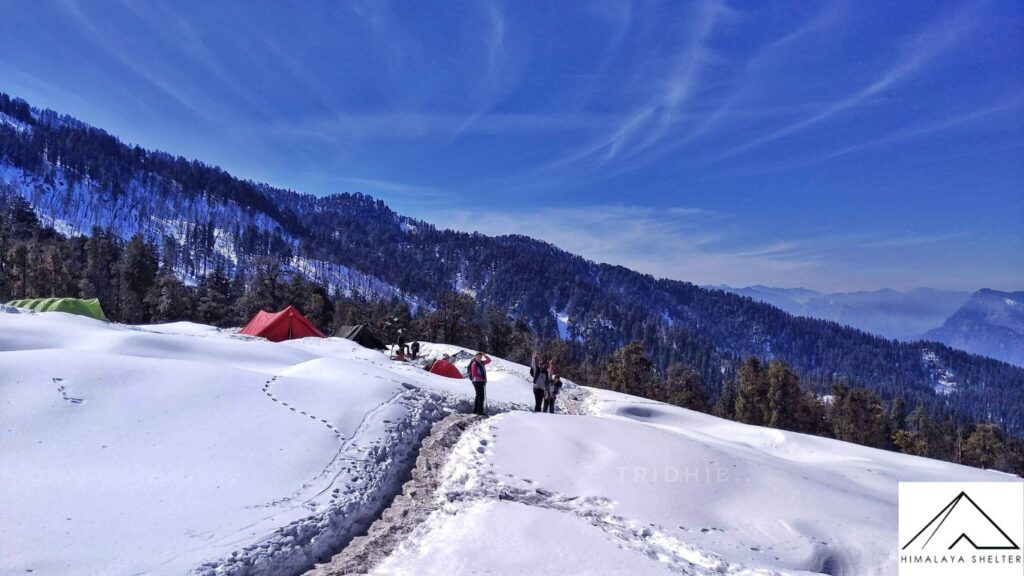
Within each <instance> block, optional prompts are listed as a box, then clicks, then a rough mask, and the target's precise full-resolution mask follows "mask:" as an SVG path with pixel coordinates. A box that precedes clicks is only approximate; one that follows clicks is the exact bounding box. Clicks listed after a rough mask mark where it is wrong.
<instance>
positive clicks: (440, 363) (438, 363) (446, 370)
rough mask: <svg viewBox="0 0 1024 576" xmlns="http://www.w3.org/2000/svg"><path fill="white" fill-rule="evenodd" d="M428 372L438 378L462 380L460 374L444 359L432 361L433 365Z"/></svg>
mask: <svg viewBox="0 0 1024 576" xmlns="http://www.w3.org/2000/svg"><path fill="white" fill-rule="evenodd" d="M430 371H431V372H433V373H434V374H437V375H439V376H447V377H449V378H462V372H459V369H458V367H457V366H455V364H452V363H451V362H449V361H447V360H445V359H444V358H438V359H437V360H434V364H433V365H432V366H431V367H430Z"/></svg>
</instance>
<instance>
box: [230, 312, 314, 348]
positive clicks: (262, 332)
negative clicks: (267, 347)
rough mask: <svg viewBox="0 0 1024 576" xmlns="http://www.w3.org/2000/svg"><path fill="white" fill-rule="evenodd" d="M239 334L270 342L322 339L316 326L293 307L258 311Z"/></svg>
mask: <svg viewBox="0 0 1024 576" xmlns="http://www.w3.org/2000/svg"><path fill="white" fill-rule="evenodd" d="M241 333H242V334H248V335H249V336H260V337H262V338H266V339H267V340H270V341H271V342H280V341H282V340H292V339H294V338H306V337H309V336H316V337H317V338H323V337H324V335H323V332H320V331H319V330H317V329H316V326H313V323H312V322H310V321H309V320H307V319H306V317H305V316H303V315H302V312H299V311H298V310H296V309H295V307H294V306H289V307H287V308H285V309H284V310H281V311H280V312H267V311H265V310H260V311H259V312H257V313H256V315H255V316H253V318H252V320H249V323H248V324H246V325H245V327H243V328H242V332H241Z"/></svg>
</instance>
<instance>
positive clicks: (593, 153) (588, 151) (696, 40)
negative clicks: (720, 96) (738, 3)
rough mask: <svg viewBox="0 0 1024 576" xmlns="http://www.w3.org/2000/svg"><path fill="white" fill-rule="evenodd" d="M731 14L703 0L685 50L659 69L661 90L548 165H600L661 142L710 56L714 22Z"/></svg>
mask: <svg viewBox="0 0 1024 576" xmlns="http://www.w3.org/2000/svg"><path fill="white" fill-rule="evenodd" d="M730 14H731V10H730V9H729V8H728V7H727V6H726V5H725V3H724V2H719V1H717V0H715V1H710V0H709V1H705V2H700V3H698V4H697V5H696V7H695V13H694V14H693V15H691V17H690V20H692V22H693V29H692V30H691V31H690V40H689V42H688V43H687V44H686V47H685V49H684V50H682V51H681V52H680V53H678V54H676V55H675V57H674V58H673V60H672V63H671V64H670V65H669V66H668V67H667V69H666V70H663V71H662V74H663V75H662V78H661V79H660V84H661V86H660V90H658V92H657V93H656V94H655V96H654V97H653V98H652V99H650V100H648V101H646V102H644V103H643V104H642V105H640V106H637V107H635V108H634V109H633V110H632V111H631V112H630V113H628V114H626V115H625V116H624V117H623V120H622V122H620V123H619V124H618V125H617V126H614V127H613V128H612V129H611V130H610V131H608V132H606V133H605V134H604V135H602V136H600V137H598V138H595V139H593V140H591V141H590V142H588V143H586V144H584V145H583V146H581V147H579V148H578V149H576V150H573V151H571V152H570V153H568V154H566V155H564V156H562V157H561V158H559V159H557V160H555V161H553V162H551V163H550V165H549V167H550V168H556V167H559V166H564V165H567V164H571V163H574V162H579V161H585V162H590V163H592V164H593V165H594V167H600V166H602V165H604V164H605V163H607V162H609V161H611V160H612V159H614V158H616V157H618V156H620V155H626V156H629V155H635V154H638V153H640V152H642V151H644V150H646V149H648V148H650V147H651V146H653V145H655V144H657V143H658V142H660V141H661V140H662V139H663V138H664V136H665V135H666V133H667V132H668V131H669V130H670V129H671V127H672V126H673V125H674V124H675V123H676V122H678V121H679V117H680V113H681V110H682V108H683V107H684V106H685V105H686V104H687V103H688V102H689V100H690V98H691V97H692V96H693V94H694V91H695V90H696V88H697V86H698V83H699V80H700V77H701V72H702V71H703V68H704V66H705V64H706V63H707V62H708V60H710V59H711V58H712V54H711V50H710V48H709V47H708V42H709V40H710V38H711V36H712V34H713V33H714V31H715V27H716V25H717V24H718V23H719V22H720V21H721V20H722V19H723V18H725V17H727V16H728V15H730Z"/></svg>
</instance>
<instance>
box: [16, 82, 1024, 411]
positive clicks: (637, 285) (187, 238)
mask: <svg viewBox="0 0 1024 576" xmlns="http://www.w3.org/2000/svg"><path fill="white" fill-rule="evenodd" d="M3 194H6V195H18V196H22V197H24V198H26V199H27V200H28V201H29V202H30V203H31V205H32V206H33V208H34V209H35V210H36V211H37V212H38V213H39V214H40V216H41V217H42V218H43V220H44V222H46V223H48V224H50V225H52V226H53V227H54V228H55V229H57V230H58V231H59V232H61V233H64V234H68V235H73V234H78V233H87V232H89V231H90V230H91V229H92V228H93V226H99V227H100V228H110V229H111V230H112V232H113V233H114V234H116V235H118V236H120V237H122V238H128V237H130V236H132V235H134V234H137V233H138V234H142V235H143V236H145V237H146V238H147V239H149V240H151V241H153V242H154V243H156V244H157V245H158V246H159V247H160V257H161V260H162V261H163V262H167V263H173V265H172V267H173V269H174V270H175V271H176V272H177V273H178V274H179V276H180V277H182V278H183V279H185V280H186V281H195V279H196V278H198V277H199V276H202V275H203V274H205V273H206V272H207V271H209V270H211V269H214V268H216V267H222V268H224V269H225V270H228V271H233V270H235V269H236V268H237V269H242V270H243V271H248V272H251V268H253V267H255V266H257V265H259V263H261V262H265V261H267V260H268V259H270V260H274V261H277V262H280V263H281V264H282V265H283V266H284V267H285V268H286V269H287V270H288V271H290V272H291V273H293V274H303V275H306V276H308V277H310V278H311V279H314V280H316V281H318V282H321V283H323V284H325V285H326V286H327V287H328V289H329V290H331V291H338V292H344V293H355V294H359V295H361V296H364V297H369V298H399V299H402V300H405V301H407V302H410V303H412V304H413V306H414V307H415V306H418V305H426V306H428V307H429V306H432V305H433V304H434V303H436V302H438V300H439V299H440V298H441V297H442V296H443V295H444V294H445V293H448V292H450V291H452V290H457V291H462V292H467V293H470V294H473V295H474V296H475V298H476V299H477V300H478V301H479V302H480V303H481V304H482V305H483V306H485V307H492V308H497V309H500V310H503V311H505V312H506V313H508V314H510V315H512V316H515V317H517V318H521V319H523V320H526V321H528V322H529V323H530V324H531V325H532V326H533V327H534V328H535V330H537V331H538V332H539V333H541V334H544V335H546V336H547V337H549V338H553V337H556V336H562V337H564V338H566V339H567V340H568V341H569V342H570V343H571V345H572V346H573V347H574V348H575V349H576V350H577V351H578V352H579V353H580V354H583V355H586V356H588V357H591V358H595V359H597V358H603V357H606V356H608V355H609V354H611V353H612V352H614V351H615V350H617V349H618V348H620V347H621V346H622V345H623V344H625V343H627V342H629V341H632V340H637V341H640V342H642V343H643V344H644V346H645V348H646V349H647V350H648V352H649V353H650V355H651V358H652V359H653V360H654V362H655V363H656V365H658V366H660V367H662V368H664V367H666V366H668V364H669V363H671V362H673V361H680V362H684V363H686V364H688V365H690V366H692V367H694V368H695V369H696V370H698V372H699V373H700V374H701V375H702V376H703V378H704V380H705V381H706V382H707V383H708V384H709V385H710V386H711V387H712V389H713V390H717V389H718V387H720V385H721V383H722V382H723V381H724V380H725V379H727V378H731V377H732V375H733V374H734V373H735V372H736V370H737V369H738V368H739V367H740V365H741V364H742V362H743V361H744V359H745V358H746V357H748V356H758V357H761V358H764V359H781V360H785V361H786V362H788V363H789V364H791V365H792V366H793V368H794V369H795V370H796V371H797V372H799V373H800V374H801V375H802V376H803V378H804V380H805V382H809V383H811V384H813V385H816V386H818V387H819V389H821V390H826V389H827V388H828V387H829V386H830V385H831V384H832V383H834V382H837V381H851V382H854V383H857V384H860V385H863V386H866V387H869V388H871V389H873V390H875V391H876V392H878V394H879V395H880V396H881V397H882V398H883V399H886V400H889V399H892V398H895V397H903V398H905V399H906V400H907V402H908V403H910V404H911V405H913V404H916V403H922V404H925V405H927V406H929V407H930V409H931V410H932V411H934V412H936V413H939V414H948V415H952V416H954V417H958V418H960V417H963V418H971V419H974V420H980V421H983V420H992V421H995V422H998V423H1001V424H1005V425H1006V426H1007V428H1008V429H1009V430H1011V431H1020V430H1022V429H1024V370H1021V369H1019V368H1014V367H1012V366H1010V365H1008V364H1005V363H1002V362H997V361H994V360H990V359H987V358H982V357H978V356H972V355H970V354H967V353H964V352H960V351H957V350H954V349H952V348H949V347H948V346H945V345H943V344H939V343H930V342H915V343H900V342H895V341H890V340H886V339H883V338H878V337H874V336H870V335H868V334H866V333H864V332H861V331H858V330H855V329H852V328H848V327H844V326H841V325H839V324H837V323H834V322H827V321H821V320H813V319H808V318H795V317H792V316H790V315H789V314H787V313H785V312H783V311H781V310H779V309H777V308H774V307H772V306H769V305H767V304H762V303H758V302H755V301H753V300H751V299H750V298H746V297H741V296H737V295H735V294H730V293H726V292H724V291H721V290H708V289H704V288H700V287H697V286H695V285H693V284H690V283H686V282H680V281H675V280H665V279H656V278H654V277H652V276H650V275H644V274H640V273H637V272H634V271H631V270H628V269H626V268H623V267H621V266H613V265H608V264H598V263H594V262H591V261H588V260H586V259H584V258H581V257H579V256H576V255H573V254H569V253H567V252H565V251H563V250H560V249H558V248H557V247H554V246H552V245H550V244H547V243H544V242H540V241H537V240H533V239H530V238H527V237H523V236H499V237H489V236H485V235H482V234H467V233H462V232H453V231H449V230H441V229H438V228H436V227H434V226H432V225H430V224H428V223H425V222H421V221H418V220H415V219H411V218H406V217H402V216H400V215H398V214H396V213H395V212H394V211H392V210H391V209H390V208H388V207H387V205H385V204H384V203H383V202H382V201H380V200H376V199H373V198H370V197H368V196H365V195H362V194H347V193H346V194H335V195H330V196H326V197H315V196H312V195H307V194H301V193H297V192H293V191H288V190H281V189H277V188H273V187H269V186H266V185H262V184H258V183H253V182H249V181H244V180H240V179H238V178H235V177H233V176H231V175H230V174H228V173H226V172H224V171H223V170H220V169H219V168H216V167H211V166H207V165H205V164H202V163H201V162H198V161H190V160H187V159H185V158H181V157H175V156H172V155H170V154H166V153H163V152H152V151H147V150H143V149H141V148H139V147H137V146H135V147H132V146H128V145H125V144H123V143H121V142H119V141H118V140H117V139H116V138H114V137H113V136H111V135H109V134H107V133H106V132H104V131H102V130H99V129H96V128H92V127H89V126H87V125H85V124H83V123H81V122H79V121H77V120H75V119H73V118H70V117H67V116H61V115H59V114H57V113H54V112H52V111H40V110H36V109H33V108H31V107H29V106H28V104H26V103H24V102H23V101H20V100H15V99H11V98H9V97H7V96H4V95H0V195H3ZM936 390H938V391H939V392H936Z"/></svg>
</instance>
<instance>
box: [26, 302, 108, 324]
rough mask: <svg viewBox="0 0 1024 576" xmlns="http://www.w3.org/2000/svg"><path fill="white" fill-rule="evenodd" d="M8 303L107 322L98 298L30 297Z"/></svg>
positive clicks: (38, 310) (40, 310) (39, 310)
mask: <svg viewBox="0 0 1024 576" xmlns="http://www.w3.org/2000/svg"><path fill="white" fill-rule="evenodd" d="M7 305H8V306H14V307H15V308H27V309H29V310H35V311H36V312H67V313H68V314H78V315H79V316H88V317H89V318H95V319H96V320H102V321H104V322H107V317H106V316H105V315H104V314H103V308H101V307H100V301H99V299H98V298H93V299H91V300H82V299H81V298H29V299H28V300H11V301H10V302H8V303H7Z"/></svg>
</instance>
